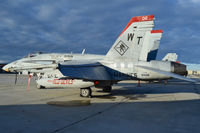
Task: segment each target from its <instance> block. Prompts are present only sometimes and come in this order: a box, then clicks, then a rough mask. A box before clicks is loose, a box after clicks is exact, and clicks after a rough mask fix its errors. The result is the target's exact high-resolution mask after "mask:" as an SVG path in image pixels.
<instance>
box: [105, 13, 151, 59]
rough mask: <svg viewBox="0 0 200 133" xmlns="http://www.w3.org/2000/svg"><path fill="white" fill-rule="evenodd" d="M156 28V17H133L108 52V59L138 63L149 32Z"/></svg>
mask: <svg viewBox="0 0 200 133" xmlns="http://www.w3.org/2000/svg"><path fill="white" fill-rule="evenodd" d="M153 27H154V15H147V16H139V17H133V18H132V19H131V20H130V21H129V23H128V24H127V26H126V27H125V28H124V30H123V31H122V33H121V34H120V36H119V37H118V38H117V40H116V41H115V43H114V44H113V46H112V47H111V49H110V50H109V51H108V53H107V55H106V58H107V59H111V60H113V59H121V60H125V59H131V60H134V61H138V60H139V58H140V55H141V50H142V46H143V41H144V38H145V35H146V32H147V31H149V32H150V31H151V30H152V29H153Z"/></svg>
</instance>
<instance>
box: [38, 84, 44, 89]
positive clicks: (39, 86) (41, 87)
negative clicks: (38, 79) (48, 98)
mask: <svg viewBox="0 0 200 133" xmlns="http://www.w3.org/2000/svg"><path fill="white" fill-rule="evenodd" d="M37 88H38V89H45V86H42V85H37Z"/></svg>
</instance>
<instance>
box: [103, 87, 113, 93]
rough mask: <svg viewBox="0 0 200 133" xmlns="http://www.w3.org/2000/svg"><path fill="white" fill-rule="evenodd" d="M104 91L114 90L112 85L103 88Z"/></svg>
mask: <svg viewBox="0 0 200 133" xmlns="http://www.w3.org/2000/svg"><path fill="white" fill-rule="evenodd" d="M103 91H104V92H111V91H112V87H111V86H106V87H104V88H103Z"/></svg>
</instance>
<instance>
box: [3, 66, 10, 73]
mask: <svg viewBox="0 0 200 133" xmlns="http://www.w3.org/2000/svg"><path fill="white" fill-rule="evenodd" d="M2 69H3V70H4V71H6V72H9V71H10V70H9V66H8V65H5V66H4V67H3V68H2Z"/></svg>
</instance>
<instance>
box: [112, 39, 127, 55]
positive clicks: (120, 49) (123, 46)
mask: <svg viewBox="0 0 200 133" xmlns="http://www.w3.org/2000/svg"><path fill="white" fill-rule="evenodd" d="M128 48H129V47H128V46H127V45H126V44H125V43H124V42H122V41H119V42H118V44H117V45H116V46H115V50H116V51H117V52H118V53H119V54H120V55H121V56H122V55H123V54H124V53H125V52H126V51H127V50H128Z"/></svg>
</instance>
